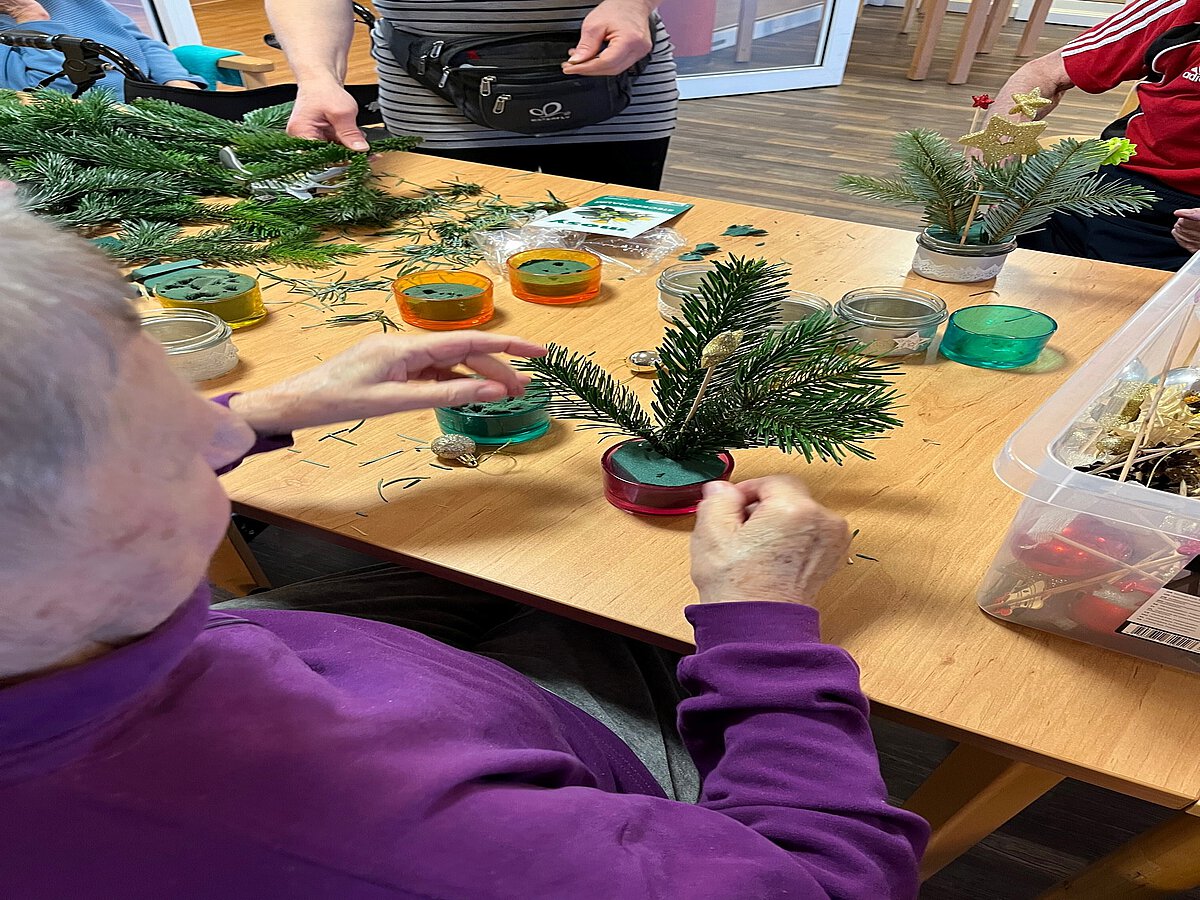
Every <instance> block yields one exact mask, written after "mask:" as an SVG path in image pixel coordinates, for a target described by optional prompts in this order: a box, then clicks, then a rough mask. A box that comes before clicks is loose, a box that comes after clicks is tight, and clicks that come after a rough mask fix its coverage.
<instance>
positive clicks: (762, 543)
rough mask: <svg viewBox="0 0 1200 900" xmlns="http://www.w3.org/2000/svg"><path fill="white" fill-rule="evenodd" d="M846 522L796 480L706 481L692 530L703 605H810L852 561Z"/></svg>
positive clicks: (694, 571)
mask: <svg viewBox="0 0 1200 900" xmlns="http://www.w3.org/2000/svg"><path fill="white" fill-rule="evenodd" d="M849 547H850V535H849V532H848V530H847V528H846V522H845V520H844V519H842V518H841V517H840V516H837V515H834V514H833V513H831V512H830V511H829V510H827V509H825V508H824V507H823V506H821V505H820V504H819V503H817V502H816V501H815V500H813V499H812V497H811V496H809V493H808V490H807V489H806V488H805V487H804V484H803V483H802V482H801V481H800V480H799V479H796V478H790V477H781V476H777V477H772V478H758V479H755V480H753V481H744V482H742V483H741V484H736V485H735V484H729V483H728V482H724V481H714V482H711V483H710V484H707V485H705V491H704V500H703V501H702V502H701V503H700V508H699V509H698V510H697V511H696V528H695V531H693V532H692V581H693V582H694V583H695V585H696V587H697V588H698V589H699V591H700V602H701V603H724V602H730V601H744V600H778V601H784V602H787V603H811V602H812V601H813V598H814V597H816V594H817V592H818V591H819V590H820V589H821V586H822V585H823V584H825V582H826V581H828V580H829V578H830V576H832V575H833V573H834V572H836V571H837V570H838V569H840V568H841V567H842V566H844V565H845V564H846V553H847V550H848V549H849Z"/></svg>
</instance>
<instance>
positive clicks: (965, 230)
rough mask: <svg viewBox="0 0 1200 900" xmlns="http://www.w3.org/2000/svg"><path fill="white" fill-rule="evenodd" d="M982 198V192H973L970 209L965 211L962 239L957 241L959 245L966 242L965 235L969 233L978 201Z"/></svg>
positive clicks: (977, 208)
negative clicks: (972, 201)
mask: <svg viewBox="0 0 1200 900" xmlns="http://www.w3.org/2000/svg"><path fill="white" fill-rule="evenodd" d="M982 199H983V194H980V193H976V194H975V202H974V203H972V204H971V211H970V212H969V213H967V224H966V225H964V226H963V232H962V240H960V241H959V242H958V245H959V246H960V247H961V246H963V245H964V244H965V243H966V242H967V236H968V235H969V234H970V233H971V225H972V224H973V223H974V221H975V214H976V213H977V212H979V201H980V200H982Z"/></svg>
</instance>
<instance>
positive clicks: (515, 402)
mask: <svg viewBox="0 0 1200 900" xmlns="http://www.w3.org/2000/svg"><path fill="white" fill-rule="evenodd" d="M549 402H550V394H549V392H548V391H547V390H546V389H545V387H543V386H541V385H538V384H531V385H530V386H529V387H527V388H526V389H525V396H524V397H506V398H505V399H503V400H494V401H492V402H491V403H468V404H466V405H465V406H443V407H441V408H439V409H437V410H434V415H436V416H437V420H438V425H440V426H441V428H442V431H443V432H445V433H446V434H465V435H466V436H467V437H469V438H471V439H472V440H474V441H475V443H477V444H520V443H524V442H525V441H532V440H534V439H536V438H540V437H541V436H542V435H543V434H545V433H546V432H547V431H549V430H550V413H549V412H548V411H547V409H546V407H547V405H548V404H549Z"/></svg>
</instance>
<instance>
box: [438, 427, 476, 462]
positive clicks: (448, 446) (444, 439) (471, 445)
mask: <svg viewBox="0 0 1200 900" xmlns="http://www.w3.org/2000/svg"><path fill="white" fill-rule="evenodd" d="M429 449H430V450H432V451H433V452H434V454H435V455H436V456H437V457H438V458H439V459H449V460H453V461H455V462H460V463H462V464H463V465H464V466H468V467H469V468H472V469H473V468H475V466H477V465H479V458H478V457H476V456H475V442H474V441H473V440H471V439H470V438H469V437H467V436H466V435H465V434H443V435H442V436H441V437H439V438H434V441H433V443H432V444H430V445H429Z"/></svg>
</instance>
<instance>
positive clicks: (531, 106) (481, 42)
mask: <svg viewBox="0 0 1200 900" xmlns="http://www.w3.org/2000/svg"><path fill="white" fill-rule="evenodd" d="M377 27H378V28H379V29H380V33H381V35H382V37H383V39H384V40H385V41H387V44H388V46H389V47H390V48H391V51H392V54H393V56H395V58H396V61H397V62H398V63H399V64H400V65H401V66H403V67H404V69H405V71H406V72H408V74H409V75H411V76H412V77H413V78H415V79H416V80H417V81H418V82H420V83H421V84H423V85H425V86H426V87H428V88H429V89H430V90H432V91H433V92H434V93H436V94H438V95H439V96H441V97H444V98H445V99H447V100H449V101H450V102H451V103H453V104H454V105H455V106H456V107H457V108H458V110H459V111H460V112H461V113H462V114H463V115H464V116H466V118H467V119H469V120H470V121H472V122H474V123H475V124H477V125H483V126H485V127H487V128H494V129H496V130H498V131H515V132H517V133H519V134H533V135H538V134H553V133H554V132H556V131H567V130H570V129H575V128H582V127H584V126H585V125H595V124H596V123H597V122H603V121H605V120H606V119H611V118H612V117H613V116H615V115H616V114H617V113H619V112H621V110H623V109H624V108H625V107H626V106H628V105H629V100H630V96H631V94H632V91H633V83H634V81H635V80H636V79H637V77H638V76H639V75H640V74H641V73H642V72H643V71H645V68H646V66H647V65H648V64H649V62H650V55H649V54H647V55H646V56H644V57H643V58H642V59H640V60H638V61H637V62H636V63H634V64H633V65H632V66H630V67H629V68H628V69H627V70H625V71H624V72H622V73H621V74H620V75H594V76H585V75H567V74H565V73H564V72H563V71H562V63H563V61H564V60H565V59H566V58H567V56H568V55H569V53H570V50H571V48H572V47H574V46H575V45H576V44H577V43H578V42H579V32H577V31H547V32H540V33H536V34H515V35H514V34H506V35H496V36H495V37H485V36H480V35H474V36H471V37H464V38H455V39H446V40H441V39H438V38H434V37H429V36H427V35H419V34H412V33H410V32H407V31H401V30H400V29H399V28H396V27H395V26H394V25H392V24H391V23H390V22H388V21H387V20H382V21H381V22H379V24H378V26H377Z"/></svg>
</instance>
